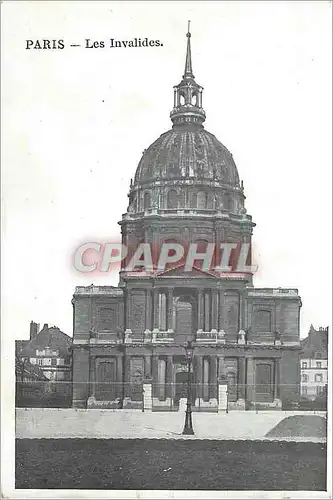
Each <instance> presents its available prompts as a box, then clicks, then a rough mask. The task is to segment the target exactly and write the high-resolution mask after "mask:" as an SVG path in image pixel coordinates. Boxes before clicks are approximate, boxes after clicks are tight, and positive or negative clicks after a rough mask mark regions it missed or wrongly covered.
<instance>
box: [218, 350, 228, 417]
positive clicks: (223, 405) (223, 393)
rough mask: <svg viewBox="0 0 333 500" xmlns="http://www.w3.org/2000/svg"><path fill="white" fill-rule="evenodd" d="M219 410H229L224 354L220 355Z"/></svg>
mask: <svg viewBox="0 0 333 500" xmlns="http://www.w3.org/2000/svg"><path fill="white" fill-rule="evenodd" d="M217 361H218V388H219V392H218V399H219V402H218V411H226V410H227V389H228V385H227V379H226V376H225V368H224V356H218V358H217Z"/></svg>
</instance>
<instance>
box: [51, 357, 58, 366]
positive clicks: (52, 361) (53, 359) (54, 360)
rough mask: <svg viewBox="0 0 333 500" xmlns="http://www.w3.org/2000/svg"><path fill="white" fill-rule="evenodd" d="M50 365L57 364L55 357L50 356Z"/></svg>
mask: <svg viewBox="0 0 333 500" xmlns="http://www.w3.org/2000/svg"><path fill="white" fill-rule="evenodd" d="M51 365H52V366H57V359H56V358H52V359H51Z"/></svg>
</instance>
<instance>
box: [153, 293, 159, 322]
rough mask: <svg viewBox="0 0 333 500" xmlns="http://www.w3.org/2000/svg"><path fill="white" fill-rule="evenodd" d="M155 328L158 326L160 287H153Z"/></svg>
mask: <svg viewBox="0 0 333 500" xmlns="http://www.w3.org/2000/svg"><path fill="white" fill-rule="evenodd" d="M153 311H154V312H153V329H154V328H158V289H157V288H154V289H153Z"/></svg>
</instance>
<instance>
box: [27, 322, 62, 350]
mask: <svg viewBox="0 0 333 500" xmlns="http://www.w3.org/2000/svg"><path fill="white" fill-rule="evenodd" d="M71 344H72V338H71V337H69V336H68V335H66V333H64V332H62V331H61V330H60V329H59V328H58V327H56V326H52V327H50V328H49V327H48V325H44V326H43V328H42V330H41V331H40V332H39V333H38V334H37V335H36V337H35V338H33V339H32V340H30V341H28V343H27V344H26V345H25V346H24V347H23V349H22V351H21V354H22V355H25V356H33V355H36V349H45V347H50V348H51V349H55V350H58V351H59V355H61V356H68V355H69V354H70V346H71Z"/></svg>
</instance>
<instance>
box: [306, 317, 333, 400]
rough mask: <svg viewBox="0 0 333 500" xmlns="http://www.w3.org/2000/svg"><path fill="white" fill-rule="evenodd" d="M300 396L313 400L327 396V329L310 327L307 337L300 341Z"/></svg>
mask: <svg viewBox="0 0 333 500" xmlns="http://www.w3.org/2000/svg"><path fill="white" fill-rule="evenodd" d="M301 346H302V351H301V354H300V369H301V396H303V397H305V398H308V399H310V400H315V399H316V398H317V397H318V396H322V395H325V394H327V383H328V370H327V368H328V366H327V365H328V328H322V327H320V328H319V329H318V330H316V329H315V328H314V327H313V325H311V327H310V330H309V334H308V336H307V337H306V338H305V339H303V340H302V341H301Z"/></svg>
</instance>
